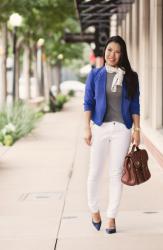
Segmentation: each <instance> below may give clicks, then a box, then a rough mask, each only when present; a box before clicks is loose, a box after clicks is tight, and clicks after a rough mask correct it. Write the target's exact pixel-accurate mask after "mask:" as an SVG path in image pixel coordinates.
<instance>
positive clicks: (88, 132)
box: [84, 111, 92, 145]
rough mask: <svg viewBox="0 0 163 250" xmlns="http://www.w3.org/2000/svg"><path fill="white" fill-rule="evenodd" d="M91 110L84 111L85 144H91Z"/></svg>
mask: <svg viewBox="0 0 163 250" xmlns="http://www.w3.org/2000/svg"><path fill="white" fill-rule="evenodd" d="M90 121H91V111H85V112H84V140H85V142H86V144H87V145H91V139H92V132H91V126H90Z"/></svg>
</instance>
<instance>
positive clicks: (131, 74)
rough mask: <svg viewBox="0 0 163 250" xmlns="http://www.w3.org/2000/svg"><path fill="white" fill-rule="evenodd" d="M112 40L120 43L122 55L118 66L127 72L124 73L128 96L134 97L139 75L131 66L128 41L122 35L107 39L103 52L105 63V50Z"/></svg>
mask: <svg viewBox="0 0 163 250" xmlns="http://www.w3.org/2000/svg"><path fill="white" fill-rule="evenodd" d="M111 42H115V43H118V44H119V45H120V48H121V57H120V60H119V63H118V67H120V68H122V69H124V70H125V72H126V73H125V75H124V78H125V82H126V87H127V95H128V98H131V99H132V98H133V97H134V95H135V93H136V88H137V84H138V75H137V73H136V72H135V71H133V70H132V68H131V65H130V62H129V60H128V55H127V49H126V43H125V41H124V40H123V38H122V37H120V36H112V37H110V38H109V39H108V40H107V42H106V44H105V47H104V52H103V58H104V64H105V50H106V47H107V46H108V44H109V43H111Z"/></svg>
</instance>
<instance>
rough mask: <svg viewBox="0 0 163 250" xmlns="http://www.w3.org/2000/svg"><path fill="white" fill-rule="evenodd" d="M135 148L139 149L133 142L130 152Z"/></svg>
mask: <svg viewBox="0 0 163 250" xmlns="http://www.w3.org/2000/svg"><path fill="white" fill-rule="evenodd" d="M135 148H136V149H137V151H139V150H140V149H139V147H138V146H136V145H135V144H133V146H132V149H131V152H134V149H135Z"/></svg>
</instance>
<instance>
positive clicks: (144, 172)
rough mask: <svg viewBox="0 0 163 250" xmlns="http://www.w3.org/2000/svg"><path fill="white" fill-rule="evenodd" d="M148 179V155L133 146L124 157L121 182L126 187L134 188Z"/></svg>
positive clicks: (149, 174) (143, 150)
mask: <svg viewBox="0 0 163 250" xmlns="http://www.w3.org/2000/svg"><path fill="white" fill-rule="evenodd" d="M135 148H136V149H137V150H136V151H134V149H135ZM150 177H151V173H150V171H149V168H148V153H147V151H146V150H145V149H140V148H139V147H138V146H136V145H135V144H134V145H133V146H132V149H131V151H130V152H129V153H128V154H127V155H126V157H125V160H124V165H123V171H122V177H121V181H122V182H123V183H124V184H126V185H129V186H134V185H139V184H141V183H143V182H145V181H147V180H148V179H149V178H150Z"/></svg>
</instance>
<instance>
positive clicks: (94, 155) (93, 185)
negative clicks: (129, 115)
mask: <svg viewBox="0 0 163 250" xmlns="http://www.w3.org/2000/svg"><path fill="white" fill-rule="evenodd" d="M130 143H131V129H128V128H127V127H126V126H125V124H123V123H120V122H116V121H115V122H104V123H103V124H102V125H101V126H98V125H96V124H93V126H92V145H91V147H90V161H89V171H88V179H87V198H88V207H89V209H90V210H91V212H92V213H96V212H97V211H99V210H100V209H99V201H98V199H99V197H98V191H99V190H98V189H99V180H100V176H101V173H102V170H103V165H104V161H105V156H106V154H107V157H108V159H109V161H108V172H109V175H108V177H109V178H108V179H109V204H108V207H107V211H106V216H107V217H108V218H115V217H116V215H117V212H118V208H119V204H120V199H121V194H122V189H123V183H122V182H121V176H122V168H123V163H124V158H125V156H126V154H127V152H128V150H129V146H130Z"/></svg>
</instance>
